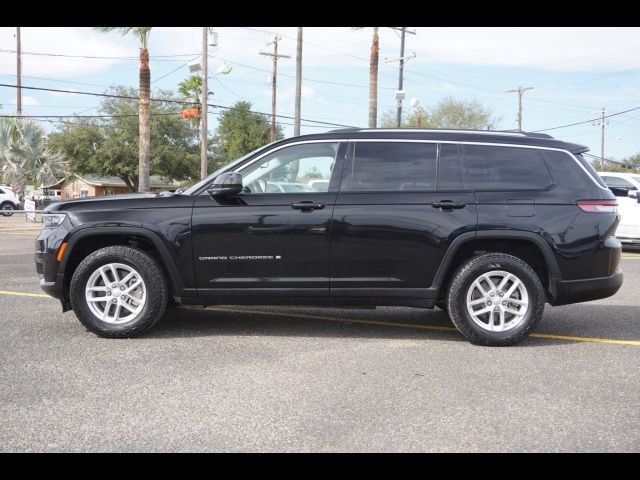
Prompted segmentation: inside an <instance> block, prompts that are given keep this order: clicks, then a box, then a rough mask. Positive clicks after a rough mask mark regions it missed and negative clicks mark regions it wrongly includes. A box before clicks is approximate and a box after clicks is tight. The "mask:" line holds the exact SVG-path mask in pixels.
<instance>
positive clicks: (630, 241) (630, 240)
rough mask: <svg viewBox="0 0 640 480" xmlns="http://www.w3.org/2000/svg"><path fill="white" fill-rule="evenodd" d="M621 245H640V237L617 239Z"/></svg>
mask: <svg viewBox="0 0 640 480" xmlns="http://www.w3.org/2000/svg"><path fill="white" fill-rule="evenodd" d="M617 238H618V240H620V242H621V243H624V244H625V245H626V244H631V245H640V237H619V236H618V237H617Z"/></svg>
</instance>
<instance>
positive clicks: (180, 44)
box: [0, 27, 640, 160]
mask: <svg viewBox="0 0 640 480" xmlns="http://www.w3.org/2000/svg"><path fill="white" fill-rule="evenodd" d="M210 28H211V30H212V31H215V32H217V46H215V47H209V71H210V80H209V87H210V88H209V89H210V90H211V91H213V96H212V97H211V98H210V100H209V101H210V103H214V104H220V105H224V106H232V105H233V104H234V103H235V102H237V101H239V100H248V101H250V102H251V103H252V108H253V109H254V110H257V111H261V112H271V85H270V73H269V72H270V71H271V58H270V57H266V56H263V55H260V52H261V51H270V50H271V47H269V46H267V43H269V42H270V41H271V40H272V39H273V36H274V35H275V34H276V33H277V34H279V35H280V36H282V40H281V41H280V46H279V53H283V54H288V55H290V56H291V58H283V59H281V60H280V61H279V62H278V74H279V75H278V81H277V87H278V93H277V98H278V102H277V113H278V114H281V115H289V116H293V114H294V93H295V44H296V42H295V38H296V27H210ZM408 28H409V29H410V30H412V31H415V33H416V34H415V35H407V38H406V47H405V55H407V56H410V55H413V54H414V53H415V58H411V59H410V60H408V61H407V62H406V65H405V77H404V91H405V92H406V99H405V103H404V107H405V109H407V110H409V111H411V109H412V107H411V101H412V100H413V99H416V100H417V101H418V102H419V105H420V106H422V107H425V108H428V107H430V106H433V105H436V104H437V103H438V102H439V101H441V100H442V99H443V98H446V97H453V98H455V99H457V100H477V101H478V102H480V103H481V104H482V105H484V106H485V107H488V108H489V109H490V110H491V112H492V114H493V116H494V118H495V119H496V122H495V127H496V129H504V130H508V129H514V128H517V105H518V103H517V95H516V94H514V93H506V92H505V91H506V90H512V89H515V88H517V87H519V86H522V87H533V90H530V91H528V92H526V93H525V94H524V97H523V129H524V130H527V131H535V130H542V129H548V128H553V127H557V126H561V125H566V124H571V123H577V122H584V121H587V120H591V119H595V118H597V117H599V116H600V112H601V109H602V108H605V112H606V114H616V113H618V112H623V111H625V110H628V109H632V108H635V107H640V55H638V52H640V28H637V27H611V28H604V27H602V28H598V27H588V28H587V27H573V28H556V27H544V28H543V27H517V28H515V27H514V28H508V27H473V28H470V27H464V28H463V27H460V28H454V27H417V28H414V27H408ZM21 36H22V50H23V52H24V55H23V65H22V70H23V72H22V73H23V81H22V83H23V86H34V87H46V88H58V89H68V90H82V91H89V92H97V93H102V92H104V91H105V90H106V89H107V88H108V87H109V86H112V85H127V86H132V87H137V85H138V49H139V41H138V39H137V38H135V37H134V36H125V37H123V36H121V35H120V34H119V33H117V32H111V33H106V34H105V33H101V32H97V31H95V30H93V29H92V28H90V27H86V28H82V27H59V28H53V27H50V28H42V27H23V28H22V33H21ZM370 46H371V28H369V27H365V28H363V29H362V30H353V29H351V28H348V27H306V28H305V29H304V43H303V63H302V77H303V82H302V118H303V121H302V128H301V131H302V133H303V134H305V133H316V132H324V131H327V130H331V129H333V128H336V127H333V126H330V125H321V124H318V123H313V122H311V120H313V121H324V122H330V123H336V124H343V125H353V126H360V127H366V126H367V118H368V81H369V52H370ZM15 49H16V40H15V28H12V27H2V28H0V83H6V84H15V82H16V76H15V75H16V55H15ZM201 51H202V28H201V27H179V28H178V27H173V28H172V27H154V28H153V30H152V31H151V35H150V38H149V53H150V56H151V80H152V87H153V88H162V89H171V90H176V89H177V85H178V83H179V82H180V81H182V80H184V79H185V78H186V77H188V76H189V68H188V62H189V61H191V60H194V59H196V58H199V56H200V54H201ZM399 52H400V38H399V33H398V32H397V31H396V30H393V29H391V28H386V27H381V30H380V77H379V91H378V112H379V118H380V116H381V115H382V114H383V113H385V112H388V111H393V110H394V109H395V106H396V103H395V90H396V89H397V84H398V63H397V62H394V61H393V60H395V59H397V58H398V57H399ZM34 53H39V54H46V55H34ZM50 54H55V55H58V56H51V55H50ZM79 56H81V57H98V58H78V57H79ZM224 65H227V66H230V67H231V72H230V73H228V74H226V75H224V74H220V73H218V72H219V69H221V67H222V66H224ZM99 102H100V98H99V97H91V96H84V95H74V94H67V93H59V92H43V91H36V90H32V91H29V90H24V91H23V104H24V108H23V112H24V114H26V115H71V114H74V113H75V114H85V115H90V114H95V113H96V111H97V106H98V105H99ZM0 104H1V108H0V115H10V114H13V113H15V109H16V90H15V88H10V87H0ZM220 113H221V110H220V109H213V111H211V112H210V113H209V128H210V130H211V131H213V130H214V129H215V127H216V125H217V121H218V117H219V115H220ZM279 122H280V123H282V124H283V128H284V132H285V135H286V136H291V135H292V134H293V127H292V125H290V124H292V123H293V121H292V120H288V119H284V118H282V119H279ZM43 125H44V126H45V128H46V129H47V130H48V131H50V130H51V129H55V125H56V124H55V123H53V122H43ZM639 131H640V108H639V109H638V110H634V111H631V112H628V113H624V114H620V115H614V116H612V117H611V118H608V119H606V124H605V157H607V158H612V159H618V160H620V159H622V158H625V157H628V156H631V155H634V154H636V153H638V152H640V135H638V132H639ZM547 133H550V134H552V135H553V136H554V137H556V138H559V139H562V140H566V141H570V142H575V143H580V144H583V145H586V146H588V147H589V148H590V149H591V152H592V153H593V154H596V155H599V154H600V126H599V122H597V121H596V122H587V123H582V124H580V125H576V126H571V127H567V128H561V129H556V130H552V131H549V132H547Z"/></svg>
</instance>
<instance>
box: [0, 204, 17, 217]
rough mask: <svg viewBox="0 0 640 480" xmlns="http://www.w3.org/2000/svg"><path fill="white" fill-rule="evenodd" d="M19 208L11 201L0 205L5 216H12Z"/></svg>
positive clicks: (0, 209)
mask: <svg viewBox="0 0 640 480" xmlns="http://www.w3.org/2000/svg"><path fill="white" fill-rule="evenodd" d="M14 210H17V209H16V207H15V206H14V205H13V203H11V202H4V203H3V204H2V205H0V212H2V216H3V217H10V216H11V215H13V211H14Z"/></svg>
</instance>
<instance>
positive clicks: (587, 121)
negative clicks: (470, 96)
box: [23, 87, 640, 133]
mask: <svg viewBox="0 0 640 480" xmlns="http://www.w3.org/2000/svg"><path fill="white" fill-rule="evenodd" d="M23 88H24V87H23ZM634 110H640V107H633V108H630V109H628V110H623V111H622V112H617V113H610V114H609V115H604V116H601V117H596V118H591V119H589V120H585V121H583V122H575V123H568V124H566V125H559V126H557V127H551V128H543V129H542V130H533V133H538V132H548V131H550V130H558V129H559V128H567V127H573V126H575V125H583V124H585V123H592V122H596V121H600V120H604V119H605V118H610V117H615V116H617V115H623V114H625V113H628V112H633V111H634Z"/></svg>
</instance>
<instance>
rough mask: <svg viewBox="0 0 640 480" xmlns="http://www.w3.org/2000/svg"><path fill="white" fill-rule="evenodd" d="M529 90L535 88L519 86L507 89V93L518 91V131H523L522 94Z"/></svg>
mask: <svg viewBox="0 0 640 480" xmlns="http://www.w3.org/2000/svg"><path fill="white" fill-rule="evenodd" d="M527 90H533V87H525V88H522V87H518V88H517V89H515V90H507V91H506V92H505V93H517V94H518V131H519V132H521V131H522V95H523V94H524V92H526V91H527Z"/></svg>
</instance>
